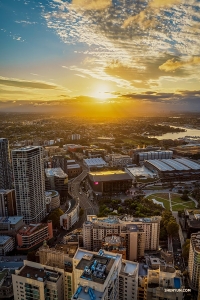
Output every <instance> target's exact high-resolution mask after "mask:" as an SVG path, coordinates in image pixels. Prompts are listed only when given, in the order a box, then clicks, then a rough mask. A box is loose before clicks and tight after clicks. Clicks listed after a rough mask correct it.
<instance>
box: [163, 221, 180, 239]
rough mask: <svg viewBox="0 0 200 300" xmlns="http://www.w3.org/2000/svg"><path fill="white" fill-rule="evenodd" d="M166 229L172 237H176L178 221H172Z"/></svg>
mask: <svg viewBox="0 0 200 300" xmlns="http://www.w3.org/2000/svg"><path fill="white" fill-rule="evenodd" d="M166 229H167V233H168V234H169V235H170V236H175V235H177V234H178V230H179V225H178V224H177V223H176V221H173V220H170V222H169V223H168V224H167V226H166Z"/></svg>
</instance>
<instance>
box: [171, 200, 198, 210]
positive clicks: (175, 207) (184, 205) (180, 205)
mask: <svg viewBox="0 0 200 300" xmlns="http://www.w3.org/2000/svg"><path fill="white" fill-rule="evenodd" d="M184 208H190V209H193V208H195V203H194V202H193V201H182V203H178V204H177V205H174V204H172V210H173V211H178V210H183V209H184Z"/></svg>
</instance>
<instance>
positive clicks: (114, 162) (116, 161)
mask: <svg viewBox="0 0 200 300" xmlns="http://www.w3.org/2000/svg"><path fill="white" fill-rule="evenodd" d="M109 160H110V161H109V164H110V166H111V167H125V166H127V165H131V164H132V158H131V157H130V156H129V155H122V154H111V155H110V157H109Z"/></svg>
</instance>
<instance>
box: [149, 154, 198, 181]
mask: <svg viewBox="0 0 200 300" xmlns="http://www.w3.org/2000/svg"><path fill="white" fill-rule="evenodd" d="M144 165H145V167H146V168H148V169H149V170H151V171H152V172H155V173H156V174H157V175H158V176H159V177H160V178H161V180H163V181H174V180H196V179H199V178H200V164H199V163H197V162H195V161H192V160H189V159H186V158H176V159H160V160H158V159H155V160H146V161H145V162H144Z"/></svg>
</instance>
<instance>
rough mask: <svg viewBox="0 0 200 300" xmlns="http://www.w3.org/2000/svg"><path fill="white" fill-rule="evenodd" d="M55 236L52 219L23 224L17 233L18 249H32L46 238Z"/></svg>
mask: <svg viewBox="0 0 200 300" xmlns="http://www.w3.org/2000/svg"><path fill="white" fill-rule="evenodd" d="M52 238H53V228H52V221H48V223H38V224H30V225H28V226H23V227H22V228H21V229H20V230H19V231H18V233H17V247H18V250H30V249H31V248H34V247H35V246H37V245H39V244H41V243H42V242H43V241H44V240H50V239H52Z"/></svg>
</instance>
